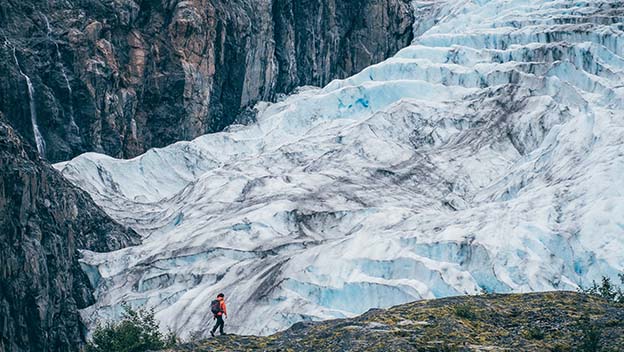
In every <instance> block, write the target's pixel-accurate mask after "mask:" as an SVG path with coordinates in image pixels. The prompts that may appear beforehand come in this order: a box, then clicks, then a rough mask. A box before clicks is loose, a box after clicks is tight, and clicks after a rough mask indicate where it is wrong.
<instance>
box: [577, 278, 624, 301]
mask: <svg viewBox="0 0 624 352" xmlns="http://www.w3.org/2000/svg"><path fill="white" fill-rule="evenodd" d="M618 276H619V278H620V281H621V283H622V285H624V274H619V275H618ZM580 291H581V292H582V293H584V294H587V295H593V296H599V297H602V298H604V299H606V300H608V301H610V302H615V303H622V304H624V290H623V289H622V287H619V286H616V285H615V284H613V283H612V282H611V279H610V278H608V277H606V276H603V277H602V282H601V283H600V285H598V284H597V283H596V281H593V282H592V285H591V286H590V287H588V288H581V289H580Z"/></svg>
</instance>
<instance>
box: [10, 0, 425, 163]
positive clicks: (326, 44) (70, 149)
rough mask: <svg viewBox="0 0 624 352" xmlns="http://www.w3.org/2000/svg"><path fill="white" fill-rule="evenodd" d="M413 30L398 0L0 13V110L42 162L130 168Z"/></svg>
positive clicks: (336, 72) (129, 2) (392, 48)
mask: <svg viewBox="0 0 624 352" xmlns="http://www.w3.org/2000/svg"><path fill="white" fill-rule="evenodd" d="M412 23H413V14H412V10H411V9H410V5H409V1H407V0H364V1H359V0H358V1H356V0H349V1H335V0H305V1H301V0H297V1H295V0H272V1H268V0H227V1H226V0H189V1H177V0H161V1H147V0H145V1H139V0H134V1H133V0H108V1H96V0H81V1H73V2H71V3H70V2H47V3H46V4H40V3H38V2H35V1H14V0H9V1H3V2H2V4H0V35H2V37H0V40H2V42H3V45H2V46H0V74H1V75H2V77H6V79H3V80H2V82H0V111H4V112H5V114H6V115H7V116H8V117H9V118H10V119H11V122H12V123H13V125H14V126H16V127H17V129H18V130H19V131H20V132H21V133H22V134H23V135H25V136H26V137H27V138H28V139H29V140H31V141H32V142H35V140H36V139H37V138H36V137H37V135H40V136H41V138H39V139H41V143H39V149H40V151H41V153H43V154H44V155H45V157H46V158H47V159H48V160H50V161H59V160H66V159H69V158H71V157H73V156H75V155H77V154H79V153H82V152H85V151H98V152H104V153H107V154H109V155H112V156H116V157H132V156H135V155H137V154H140V153H142V152H143V151H145V150H146V149H147V148H150V147H159V146H164V145H167V144H170V143H172V142H175V141H178V140H181V139H190V138H193V137H196V136H198V135H201V134H204V133H206V132H214V131H219V130H221V129H223V128H224V127H226V126H228V125H229V124H231V123H232V122H233V121H234V120H235V119H236V118H237V117H240V118H241V119H242V120H245V119H248V118H249V117H250V116H249V115H251V116H252V117H253V113H251V112H250V111H249V109H248V108H249V107H251V106H252V105H253V104H254V103H255V102H256V101H258V100H271V99H274V98H275V97H276V96H277V95H278V94H279V93H287V92H290V91H291V90H292V89H293V88H295V87H297V86H300V85H310V84H311V85H324V84H326V83H328V82H329V81H330V80H331V79H333V78H342V77H346V76H348V75H350V74H353V73H355V72H357V71H359V70H361V69H363V68H364V67H366V66H368V65H371V64H373V63H376V62H379V61H381V60H382V59H384V58H386V57H389V56H390V55H392V54H393V53H394V52H396V51H397V50H399V49H400V48H402V47H404V46H406V45H407V44H409V42H410V41H411V39H412V29H411V24H412ZM29 81H30V82H29ZM28 83H30V84H28ZM29 87H31V89H30V92H29ZM29 93H30V94H29ZM29 101H32V104H29ZM241 112H244V113H243V114H241ZM44 143H45V145H44ZM33 145H35V143H33Z"/></svg>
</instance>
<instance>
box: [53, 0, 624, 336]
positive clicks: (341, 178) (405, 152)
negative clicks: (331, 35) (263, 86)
mask: <svg viewBox="0 0 624 352" xmlns="http://www.w3.org/2000/svg"><path fill="white" fill-rule="evenodd" d="M414 6H415V11H416V14H417V15H418V16H420V17H419V20H418V23H416V24H415V29H414V31H415V33H416V38H415V40H414V43H413V45H411V46H409V47H407V48H405V49H403V50H401V51H400V52H399V53H397V54H396V55H395V56H394V57H392V58H390V59H388V60H386V61H384V62H382V63H380V64H377V65H373V66H371V67H368V68H366V69H365V70H363V71H362V72H360V73H358V74H356V75H354V76H352V77H349V78H347V79H344V80H336V81H334V82H331V83H330V84H328V85H327V86H326V87H324V88H314V87H305V88H302V89H300V90H299V92H298V93H296V94H293V95H291V96H289V97H287V98H286V99H284V100H283V101H280V102H277V103H272V104H269V103H260V104H259V105H258V106H257V109H258V111H259V114H258V122H257V123H255V124H253V125H250V126H233V127H231V128H230V129H229V130H228V131H226V132H222V133H215V134H210V135H205V136H202V137H199V138H197V139H195V140H193V141H191V142H179V143H176V144H173V145H171V146H168V147H166V148H162V149H153V150H150V151H148V152H147V153H145V154H144V155H142V156H139V157H137V158H134V159H132V160H116V159H113V158H110V157H107V156H104V155H98V154H93V153H88V154H84V155H81V156H79V157H77V158H75V159H74V160H72V161H69V162H65V163H61V164H57V165H56V167H57V168H58V169H59V170H61V171H62V173H63V174H64V175H65V176H66V177H67V178H69V179H70V180H71V181H72V182H74V183H75V184H76V185H78V186H80V187H82V188H83V189H85V190H86V191H87V192H89V193H90V194H91V196H92V197H93V198H94V200H95V201H96V202H97V203H98V204H99V205H101V206H102V207H103V208H104V209H105V211H106V212H107V213H108V214H110V215H111V216H112V217H113V218H115V219H117V220H118V221H120V222H121V223H123V224H126V225H128V226H131V227H132V228H134V229H135V230H136V231H138V232H139V233H141V234H142V236H143V244H142V245H140V246H136V247H131V248H125V249H122V250H119V251H117V252H113V253H94V252H89V251H84V252H83V259H82V265H83V266H84V268H85V271H86V272H87V273H89V277H90V278H92V280H94V284H96V298H97V302H96V303H95V304H94V305H93V306H91V307H88V308H86V309H84V310H83V311H82V315H83V318H84V320H85V321H86V322H87V323H88V324H89V325H90V326H93V325H94V324H95V322H96V321H97V320H98V319H115V318H117V317H118V316H119V313H120V311H121V304H122V302H127V303H129V304H131V305H148V306H150V307H154V308H155V310H156V312H157V315H156V316H157V318H158V319H159V320H160V322H161V325H162V326H163V328H165V329H166V328H167V327H169V328H172V329H174V330H175V331H177V332H179V333H181V334H182V335H183V336H185V335H187V334H188V333H190V332H191V331H196V330H199V331H201V332H202V333H204V335H205V333H206V332H207V330H208V329H207V327H208V326H209V325H210V324H211V323H212V317H211V314H210V308H209V302H210V301H211V300H212V299H213V297H214V296H215V295H216V293H218V292H225V293H226V295H227V300H228V310H229V312H230V320H228V321H227V328H228V330H229V331H231V332H236V333H245V334H269V333H272V332H275V331H277V330H281V329H284V328H287V327H288V326H290V324H292V323H295V322H298V321H303V320H318V319H328V318H336V317H345V316H352V315H354V314H358V313H361V312H364V311H366V310H367V309H369V308H372V307H387V306H391V305H394V304H399V303H403V302H406V301H411V300H415V299H420V298H434V297H443V296H449V295H461V294H474V293H478V292H480V291H482V290H486V291H489V292H493V291H494V292H527V291H541V290H553V289H555V290H571V289H572V290H573V289H575V288H577V287H578V286H579V285H587V284H588V283H590V282H591V280H595V279H599V278H600V277H601V276H602V275H609V276H613V277H615V276H616V274H617V273H619V272H621V271H622V270H624V191H623V190H624V177H623V176H622V175H624V145H623V144H624V118H623V117H624V104H623V100H622V99H623V98H624V85H623V84H622V82H623V81H624V80H623V78H624V41H623V40H624V6H622V3H621V2H619V1H606V0H605V1H568V0H553V1H546V0H541V1H528V0H525V1H522V0H490V1H486V0H480V1H460V0H449V1H446V2H438V1H418V2H414Z"/></svg>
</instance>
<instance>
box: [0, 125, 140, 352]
mask: <svg viewBox="0 0 624 352" xmlns="http://www.w3.org/2000/svg"><path fill="white" fill-rule="evenodd" d="M0 175H1V176H2V177H0V268H1V269H0V317H2V318H1V320H0V351H8V352H10V351H77V350H78V349H79V347H80V346H81V345H82V343H84V340H85V336H86V329H85V328H84V326H83V324H82V322H81V320H80V315H79V313H78V309H81V308H85V307H87V306H89V305H91V304H93V302H94V298H93V288H92V286H91V284H90V282H89V279H88V278H87V274H86V273H84V272H83V271H82V269H81V267H80V264H79V262H78V259H79V252H78V250H79V249H89V250H92V251H97V252H103V251H111V250H116V249H120V248H122V247H125V246H127V245H130V244H136V243H137V242H138V237H137V234H136V233H135V232H134V231H133V230H131V229H128V228H126V227H123V226H121V225H119V224H118V223H116V222H115V221H113V220H111V219H110V218H109V217H108V216H107V215H106V214H105V213H104V212H103V211H102V210H101V209H100V208H98V207H97V206H96V205H95V204H94V203H93V201H92V200H91V198H90V197H89V196H88V195H87V194H86V193H85V192H83V191H81V190H79V189H78V188H76V187H74V186H72V185H71V184H70V183H69V182H67V181H66V180H65V179H64V178H63V177H62V176H61V175H60V174H59V173H58V172H57V171H56V170H54V169H53V168H52V167H50V166H49V165H47V164H46V163H44V162H43V161H42V160H41V159H40V158H39V156H38V154H37V151H36V150H35V149H33V148H31V147H30V146H29V145H28V144H27V143H26V144H24V143H23V142H22V141H21V138H20V136H19V135H18V134H17V133H16V132H15V130H13V129H12V128H11V127H10V126H9V125H8V123H7V121H6V119H4V118H3V117H2V115H1V114H0Z"/></svg>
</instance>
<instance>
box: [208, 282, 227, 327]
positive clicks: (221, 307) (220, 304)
mask: <svg viewBox="0 0 624 352" xmlns="http://www.w3.org/2000/svg"><path fill="white" fill-rule="evenodd" d="M210 310H211V311H212V314H214V319H217V323H216V324H215V326H214V328H212V330H211V331H210V335H212V336H213V337H214V336H215V332H216V331H217V328H219V333H220V334H221V335H225V333H224V332H223V324H224V322H223V316H224V315H225V317H226V318H227V309H226V308H225V295H224V294H223V293H219V294H218V295H217V299H215V300H214V301H212V303H210Z"/></svg>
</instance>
